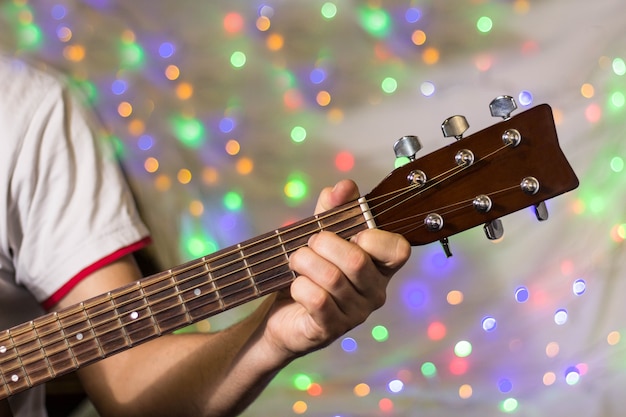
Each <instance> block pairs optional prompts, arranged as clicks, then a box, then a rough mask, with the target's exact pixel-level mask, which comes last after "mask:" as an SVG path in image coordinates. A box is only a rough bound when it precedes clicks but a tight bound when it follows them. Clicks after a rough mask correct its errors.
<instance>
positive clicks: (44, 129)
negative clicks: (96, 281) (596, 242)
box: [0, 56, 148, 417]
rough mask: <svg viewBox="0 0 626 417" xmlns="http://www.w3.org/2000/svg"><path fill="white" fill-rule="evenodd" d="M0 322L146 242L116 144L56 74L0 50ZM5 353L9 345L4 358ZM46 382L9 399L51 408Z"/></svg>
mask: <svg viewBox="0 0 626 417" xmlns="http://www.w3.org/2000/svg"><path fill="white" fill-rule="evenodd" d="M0 92H1V94H0V331H1V330H3V329H7V328H9V327H11V326H14V325H17V324H20V323H23V322H25V321H28V320H32V319H33V318H35V317H37V316H39V315H42V314H43V313H44V312H45V309H46V308H49V307H51V306H53V305H54V304H55V303H56V302H58V301H59V300H60V299H61V298H62V297H63V296H64V295H65V294H66V293H67V292H68V291H69V290H70V289H71V288H72V287H73V285H75V284H76V283H77V282H78V281H80V279H82V278H84V277H85V276H87V275H88V274H89V273H90V272H93V271H94V270H95V269H97V268H99V267H101V266H103V265H105V264H106V263H108V262H112V261H113V260H114V259H117V258H118V257H120V256H122V255H124V254H126V253H130V252H132V251H133V250H136V249H138V248H139V247H141V246H142V245H143V244H145V242H146V239H147V236H148V232H147V230H146V228H145V226H144V225H143V223H142V222H141V220H140V218H139V215H138V213H137V210H136V208H135V205H134V202H133V199H132V195H131V193H130V192H129V190H128V188H127V186H126V183H125V181H124V179H123V176H122V175H121V173H120V170H119V166H118V164H117V162H116V161H115V159H114V157H113V154H112V152H111V151H110V149H108V147H106V146H104V144H103V143H100V142H102V141H99V140H98V139H97V136H96V135H95V134H94V131H93V130H92V125H91V123H90V122H89V119H88V117H87V115H86V114H85V113H84V112H83V110H82V109H81V106H80V104H79V103H78V102H77V101H76V99H75V98H72V97H71V96H70V93H69V92H68V90H67V89H66V88H65V87H64V85H63V84H62V83H61V82H60V81H59V80H57V78H56V77H54V76H52V75H50V74H47V73H43V72H40V71H38V70H34V69H32V68H31V67H28V66H26V65H25V64H23V63H21V62H19V61H17V60H12V59H10V58H5V57H1V56H0ZM1 361H2V354H0V362H1ZM43 400H44V396H43V389H42V388H35V389H31V390H28V391H25V392H24V393H21V394H17V395H15V396H13V397H11V398H10V401H9V402H10V404H11V408H12V411H13V413H14V415H15V416H28V417H35V416H45V415H46V413H45V410H44V407H43Z"/></svg>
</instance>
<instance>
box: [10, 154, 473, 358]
mask: <svg viewBox="0 0 626 417" xmlns="http://www.w3.org/2000/svg"><path fill="white" fill-rule="evenodd" d="M483 159H485V158H483ZM455 169H456V168H455ZM451 171H452V170H451ZM442 175H445V173H444V174H442ZM442 175H440V176H442ZM434 185H436V184H434ZM434 185H433V186H434ZM407 188H408V189H410V188H414V187H407ZM424 191H425V190H420V192H424ZM390 194H391V193H390ZM418 194H419V193H418ZM398 195H401V193H397V195H396V196H395V197H397V196H398ZM395 197H394V198H395ZM381 198H382V197H381ZM468 201H469V200H468ZM458 204H462V203H457V205H458ZM353 208H356V205H355V206H352V207H351V208H349V209H353ZM444 208H445V207H444ZM337 213H339V212H336V213H332V214H331V215H334V214H337ZM361 215H362V214H359V217H360V216H361ZM416 216H418V215H416ZM355 217H356V216H355ZM414 217H415V216H414ZM314 220H315V221H317V220H318V218H315V219H314ZM341 221H345V219H344V220H341ZM309 224H310V223H309ZM361 224H362V223H361ZM302 226H304V225H300V226H298V227H302ZM292 230H295V229H292ZM292 250H296V249H292ZM233 253H234V252H233ZM282 255H283V254H280V255H278V256H282ZM236 262H240V260H237V261H236ZM264 262H265V261H264ZM204 263H206V261H205V262H204ZM200 264H201V263H200ZM284 265H286V264H285V263H283V264H279V265H276V266H274V267H272V269H277V268H279V267H281V266H284ZM220 267H223V266H220ZM192 268H193V267H192ZM243 269H245V268H243ZM243 269H242V270H243ZM272 269H270V270H272ZM240 271H241V270H240ZM267 271H269V270H266V271H262V272H260V273H259V274H262V273H264V272H267ZM283 273H284V272H283ZM203 275H206V274H205V273H202V274H196V275H195V276H192V277H189V278H188V279H195V278H197V277H198V276H203ZM171 278H174V276H172V275H171V273H170V274H168V277H167V279H171ZM222 278H223V277H222ZM271 278H272V277H270V279H271ZM248 279H250V277H247V278H245V279H244V280H248ZM238 282H241V281H236V282H234V283H230V284H229V285H234V284H236V283H238ZM177 285H180V282H177V283H176V284H174V285H172V286H171V287H170V286H168V289H169V288H173V287H175V286H177ZM279 286H280V285H279ZM224 288H225V287H222V288H220V289H224ZM193 289H195V288H194V287H191V288H189V289H187V290H186V291H191V290H193ZM220 289H218V290H220ZM133 291H135V290H133ZM182 293H184V291H183V292H179V294H177V295H174V296H173V297H178V296H179V295H180V294H182ZM231 295H234V294H231ZM173 297H170V298H173ZM144 298H145V297H144V296H142V297H139V298H138V299H135V300H133V299H131V300H129V301H128V303H132V302H135V301H137V300H142V299H144ZM161 301H163V300H159V302H161ZM122 305H123V304H120V305H118V306H122ZM144 307H145V308H150V304H148V305H145V306H141V308H144ZM116 309H117V307H115V308H113V309H111V310H110V311H113V310H116ZM110 311H109V312H110ZM164 311H165V310H164ZM83 312H84V313H85V314H87V313H86V311H83ZM72 314H73V315H75V314H76V313H72ZM68 317H69V316H68ZM87 317H88V318H89V317H91V316H89V315H87ZM81 322H82V320H81ZM136 322H138V320H135V321H133V323H136ZM102 324H103V323H100V324H99V325H102ZM122 327H125V325H122V326H121V327H120V328H118V329H114V330H119V329H121V328H122ZM55 332H56V331H55ZM78 333H80V332H77V333H75V334H72V335H70V336H75V335H76V334H78ZM94 338H95V337H94ZM63 339H65V340H67V339H68V337H65V338H63ZM87 341H88V340H85V342H87ZM53 343H56V342H53ZM76 346H77V344H73V345H72V347H76ZM16 347H17V346H16ZM42 347H46V346H40V347H38V348H37V349H35V350H39V349H41V348H42Z"/></svg>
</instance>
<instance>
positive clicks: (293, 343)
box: [264, 180, 411, 358]
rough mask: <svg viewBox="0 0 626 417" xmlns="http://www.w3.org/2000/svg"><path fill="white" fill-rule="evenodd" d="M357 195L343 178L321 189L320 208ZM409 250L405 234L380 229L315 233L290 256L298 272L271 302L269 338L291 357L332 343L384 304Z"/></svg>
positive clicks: (268, 327)
mask: <svg viewBox="0 0 626 417" xmlns="http://www.w3.org/2000/svg"><path fill="white" fill-rule="evenodd" d="M358 197H359V193H358V189H357V186H356V184H354V182H352V181H348V180H344V181H341V182H339V183H338V184H337V185H336V186H335V187H334V188H332V189H331V188H326V189H324V190H323V191H322V193H321V194H320V197H319V200H318V202H317V207H316V213H320V212H323V211H326V210H329V209H331V208H334V207H336V206H338V205H341V204H344V203H346V202H348V201H351V200H354V199H357V198H358ZM410 252H411V247H410V245H409V243H408V242H407V241H406V240H405V239H404V238H403V237H402V236H400V235H398V234H394V233H389V232H385V231H382V230H378V229H368V230H365V231H363V232H361V233H359V234H358V235H356V236H355V237H353V238H352V239H350V241H347V240H345V239H343V238H341V237H339V236H337V235H335V234H334V233H330V232H321V233H318V234H315V235H313V236H312V237H311V238H310V240H309V242H308V246H307V247H304V248H301V249H299V250H298V251H296V252H294V253H293V254H292V255H291V257H290V267H291V269H293V270H294V271H296V272H297V273H298V274H299V276H298V277H297V278H296V280H295V281H294V282H293V283H292V285H291V288H290V294H288V293H286V292H283V293H281V294H280V295H279V296H278V298H277V300H276V301H275V303H274V305H273V306H272V309H271V311H270V312H269V315H268V319H267V320H268V321H267V326H266V329H265V330H266V331H265V335H264V336H265V338H266V340H267V341H268V342H269V343H270V345H271V346H274V347H275V348H278V349H279V351H282V353H283V354H286V355H287V357H288V358H293V357H297V356H301V355H303V354H306V353H308V352H311V351H313V350H316V349H319V348H321V347H324V346H326V345H328V344H330V343H331V342H333V341H334V340H336V339H337V338H339V337H340V336H342V335H343V334H344V333H346V332H347V331H348V330H350V329H352V328H354V327H356V326H357V325H359V324H361V323H362V322H363V321H365V319H366V318H367V317H368V316H369V315H370V314H371V313H372V312H373V311H374V310H376V309H378V308H379V307H381V306H382V305H383V304H384V302H385V299H386V288H387V284H388V283H389V280H390V279H391V277H392V275H393V274H394V273H395V272H396V271H397V270H398V269H399V268H400V267H401V266H402V265H404V263H405V262H406V261H407V259H408V258H409V255H410Z"/></svg>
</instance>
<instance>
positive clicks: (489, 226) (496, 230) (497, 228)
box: [483, 219, 504, 240]
mask: <svg viewBox="0 0 626 417" xmlns="http://www.w3.org/2000/svg"><path fill="white" fill-rule="evenodd" d="M483 230H484V231H485V235H486V236H487V239H489V240H498V239H500V238H501V237H502V236H504V227H503V226H502V220H500V219H495V220H492V221H490V222H489V223H486V224H485V226H483Z"/></svg>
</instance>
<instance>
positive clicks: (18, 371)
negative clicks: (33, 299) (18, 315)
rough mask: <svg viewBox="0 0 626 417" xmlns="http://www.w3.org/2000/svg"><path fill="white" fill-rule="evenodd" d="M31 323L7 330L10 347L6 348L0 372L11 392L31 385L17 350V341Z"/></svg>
mask: <svg viewBox="0 0 626 417" xmlns="http://www.w3.org/2000/svg"><path fill="white" fill-rule="evenodd" d="M31 325H32V323H24V324H21V325H19V326H17V327H14V328H13V329H12V330H11V331H9V332H8V341H10V343H8V345H9V346H10V348H9V347H7V350H6V353H7V357H8V360H5V361H4V362H3V364H2V367H3V368H4V369H3V372H2V373H3V374H4V375H3V379H4V380H5V381H6V382H7V384H6V387H7V389H8V390H9V391H10V392H11V393H13V392H16V391H21V390H23V389H27V388H30V387H31V386H32V384H31V382H30V380H29V379H28V373H27V372H26V369H25V368H24V366H23V364H22V358H21V357H20V352H19V350H18V348H19V342H17V341H19V340H20V339H22V338H23V337H24V336H25V333H24V331H25V330H27V328H28V327H30V326H31ZM25 340H27V339H25Z"/></svg>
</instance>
